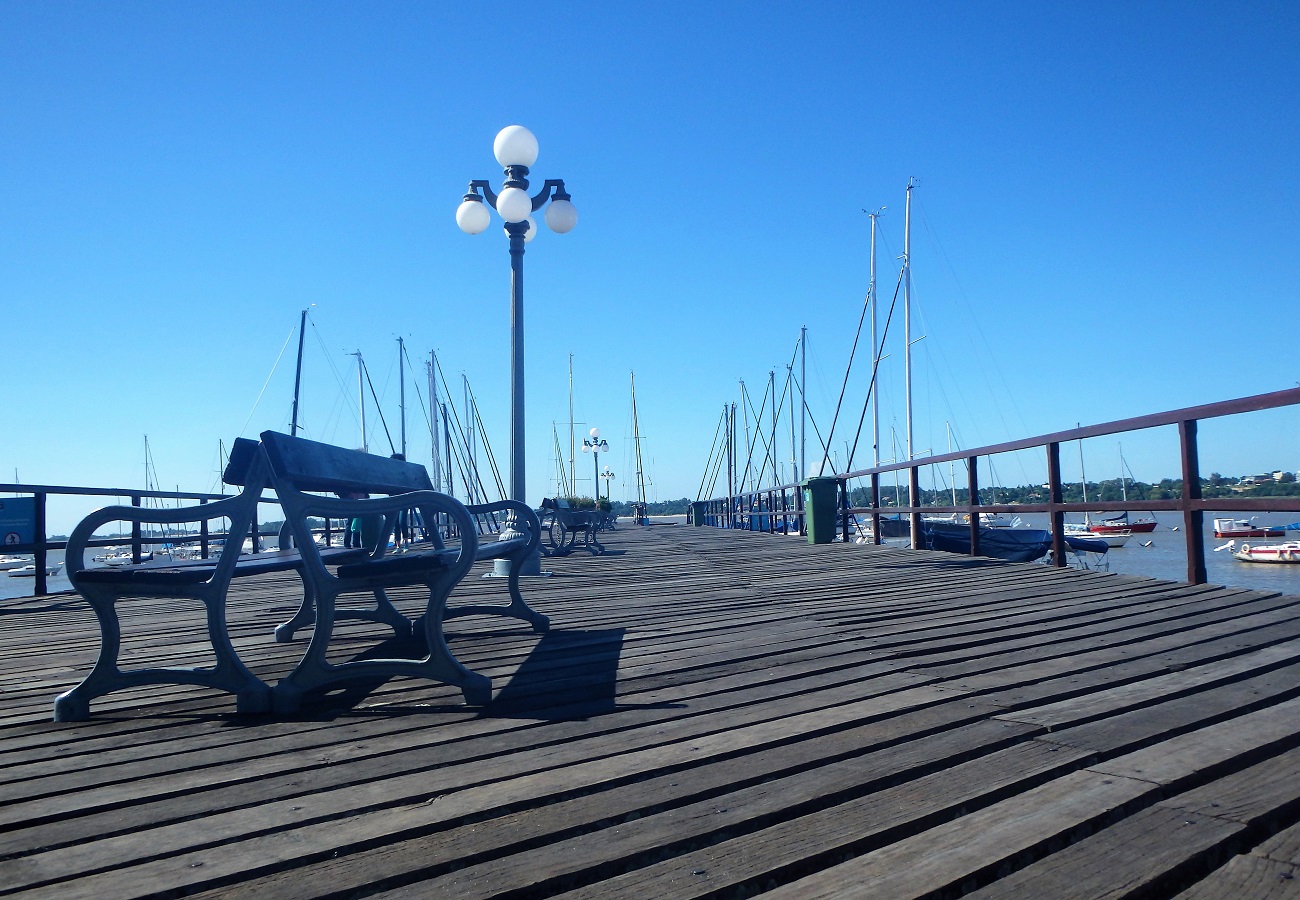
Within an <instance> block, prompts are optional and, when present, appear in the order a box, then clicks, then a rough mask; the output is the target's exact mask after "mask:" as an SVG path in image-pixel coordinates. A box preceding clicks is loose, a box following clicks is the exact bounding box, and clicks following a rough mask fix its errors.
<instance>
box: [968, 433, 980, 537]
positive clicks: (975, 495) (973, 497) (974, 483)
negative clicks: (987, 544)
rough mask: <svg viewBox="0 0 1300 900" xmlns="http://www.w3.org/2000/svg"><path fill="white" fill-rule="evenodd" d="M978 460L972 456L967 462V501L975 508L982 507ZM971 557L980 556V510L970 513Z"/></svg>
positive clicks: (973, 510)
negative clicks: (968, 474)
mask: <svg viewBox="0 0 1300 900" xmlns="http://www.w3.org/2000/svg"><path fill="white" fill-rule="evenodd" d="M978 459H979V457H977V456H971V457H968V458H967V460H966V467H967V469H969V471H970V478H969V481H968V484H967V490H968V491H969V494H968V495H967V499H968V500H969V501H970V505H971V506H975V507H978V506H979V505H980V479H979V469H978V468H977V467H976V461H977V460H978ZM970 555H971V556H979V555H980V514H979V510H978V509H972V510H971V511H970Z"/></svg>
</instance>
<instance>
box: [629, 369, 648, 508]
mask: <svg viewBox="0 0 1300 900" xmlns="http://www.w3.org/2000/svg"><path fill="white" fill-rule="evenodd" d="M632 446H633V447H634V448H635V450H636V493H637V500H638V501H639V502H640V504H641V508H642V509H643V510H644V509H645V504H646V499H645V469H644V467H643V466H642V465H641V420H640V419H638V418H637V414H636V373H635V372H633V373H632Z"/></svg>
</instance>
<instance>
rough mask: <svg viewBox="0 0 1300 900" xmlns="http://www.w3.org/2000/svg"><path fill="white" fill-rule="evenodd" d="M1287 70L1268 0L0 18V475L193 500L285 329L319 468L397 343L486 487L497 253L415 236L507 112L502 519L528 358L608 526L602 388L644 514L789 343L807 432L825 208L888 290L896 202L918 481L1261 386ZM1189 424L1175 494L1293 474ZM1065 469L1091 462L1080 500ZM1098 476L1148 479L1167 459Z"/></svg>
mask: <svg viewBox="0 0 1300 900" xmlns="http://www.w3.org/2000/svg"><path fill="white" fill-rule="evenodd" d="M516 16H517V20H515V21H512V17H516ZM1298 45H1300V6H1298V5H1297V4H1295V3H1292V2H1278V3H1264V2H1253V3H1252V2H1248V3H1191V4H1189V3H1139V4H1134V3H1091V4H1070V5H1057V4H1042V3H1001V4H968V3H956V2H954V3H929V2H922V3H908V4H888V5H886V4H878V3H817V2H814V3H800V4H793V3H781V4H778V3H716V4H707V3H706V4H700V3H657V4H608V3H589V2H577V3H565V4H558V3H557V4H532V5H513V6H510V5H508V6H500V5H496V6H491V5H484V4H481V3H451V2H448V3H375V4H345V3H294V2H284V3H274V4H259V3H228V2H211V3H202V4H199V3H161V2H159V3H133V2H115V3H69V2H50V3H16V2H10V3H5V4H3V5H0V83H3V85H4V90H3V92H0V123H2V124H0V134H2V135H3V137H2V138H0V210H3V212H2V213H0V300H2V302H3V306H4V310H5V314H4V321H5V329H4V345H5V351H4V354H3V361H4V363H3V365H4V379H5V382H6V384H7V385H8V389H7V390H6V391H5V397H6V404H5V415H4V422H3V425H2V426H0V429H2V431H0V434H3V438H0V467H2V468H0V481H8V480H9V479H10V478H12V477H13V476H14V474H15V472H16V473H17V475H18V477H19V478H20V479H21V480H22V481H24V482H29V483H56V484H87V485H113V486H119V485H120V486H123V487H141V486H143V483H144V463H143V459H144V450H143V443H144V436H145V435H148V436H149V442H150V446H151V449H152V452H153V457H154V462H155V466H156V470H157V474H158V477H159V480H160V482H161V483H162V484H164V485H166V486H180V487H181V488H183V489H191V490H208V489H211V488H213V487H214V486H215V481H216V476H215V473H216V470H217V448H218V441H224V442H225V443H226V444H227V446H228V445H229V443H230V441H231V440H232V439H233V438H234V437H235V436H237V435H240V434H243V435H249V436H253V435H256V434H257V433H258V432H259V431H261V430H263V429H267V428H278V429H282V430H287V427H288V422H289V413H290V397H291V393H292V376H293V355H294V350H295V349H296V348H295V345H294V343H293V342H292V341H290V342H289V344H288V346H287V347H286V341H287V340H288V339H289V338H290V336H291V334H292V333H293V331H294V329H295V327H296V325H297V322H298V314H299V311H300V310H302V309H303V308H304V307H306V306H308V305H310V304H315V309H314V310H313V312H312V322H313V323H314V325H313V328H312V331H311V334H309V337H308V342H307V348H306V380H307V384H306V387H305V391H304V397H303V409H302V413H301V421H302V423H303V424H304V426H305V428H306V433H307V434H308V436H311V437H314V438H317V439H320V440H326V441H330V442H334V443H339V444H344V445H349V446H355V445H357V444H359V443H360V435H359V432H358V422H357V412H356V399H355V388H354V384H355V375H354V374H353V369H352V366H353V365H354V360H353V359H352V358H351V357H349V356H348V355H347V354H349V353H352V352H353V351H356V350H360V351H361V352H362V354H364V356H365V358H366V360H367V364H368V366H369V367H370V371H371V374H372V377H373V379H374V381H375V386H376V389H377V390H378V391H380V392H381V395H382V403H383V408H384V410H385V416H386V417H387V418H388V421H389V424H390V427H392V428H393V429H394V431H395V430H396V427H397V426H396V419H397V406H398V390H397V375H396V364H397V344H396V338H397V337H398V336H399V335H400V336H402V337H404V338H405V339H406V341H407V346H408V350H409V352H410V354H411V357H412V359H414V360H415V361H416V364H417V366H420V372H421V376H422V372H423V362H422V360H423V359H424V358H426V357H427V354H428V352H429V351H430V350H431V349H436V350H437V351H438V352H439V355H440V359H441V362H442V365H443V367H444V371H445V372H446V374H447V376H448V378H449V379H452V380H453V381H456V380H458V379H459V376H460V373H462V372H463V373H465V374H466V375H467V377H468V378H469V381H470V383H471V385H472V387H473V389H474V391H475V393H476V395H477V397H478V401H479V405H480V408H481V411H482V414H483V417H484V419H485V420H486V422H487V423H488V427H489V432H488V438H489V440H490V442H491V445H492V448H493V450H494V451H495V453H496V455H497V457H498V460H500V461H501V462H502V463H503V464H504V462H505V458H506V456H507V454H508V440H507V411H508V404H509V394H508V391H509V383H508V376H507V372H508V338H509V331H508V329H509V321H508V285H509V278H508V276H509V260H508V254H507V252H506V238H505V235H504V234H503V233H502V231H501V228H500V227H499V222H498V221H496V220H495V219H494V224H493V226H492V227H491V228H489V230H488V232H487V233H485V234H482V235H478V236H474V237H471V236H468V235H465V234H463V233H461V232H460V231H459V230H458V229H457V228H456V226H455V223H454V219H453V216H454V212H455V209H456V206H457V204H458V203H459V201H460V196H461V194H462V193H463V192H464V190H465V186H466V184H467V182H468V181H469V180H470V179H472V178H488V179H491V180H492V182H493V184H494V185H499V184H500V180H501V172H500V169H499V167H498V166H497V164H496V163H495V161H494V160H493V157H492V148H491V145H492V139H493V137H494V135H495V134H496V132H497V131H498V130H499V129H500V128H501V127H503V126H505V125H507V124H512V123H518V124H523V125H526V126H528V127H529V128H531V129H532V130H533V132H534V133H535V134H536V135H537V137H538V140H539V142H540V146H541V155H540V157H539V159H538V161H537V164H536V166H535V167H534V169H533V177H534V178H535V179H537V181H536V182H535V183H536V184H540V180H541V179H544V178H554V177H559V178H563V179H565V180H566V182H567V184H568V186H569V190H570V191H571V193H572V195H573V201H574V203H575V205H576V206H577V208H578V212H579V222H578V226H577V228H576V229H575V230H574V231H572V232H571V233H569V234H567V235H556V234H552V233H550V232H548V231H546V230H545V229H543V231H542V233H541V234H540V235H539V237H538V238H537V240H535V241H534V242H532V243H531V244H529V245H528V253H527V257H526V263H525V269H526V284H527V292H526V303H525V308H526V326H527V338H526V346H527V378H528V400H527V422H528V442H527V452H528V457H529V465H528V488H529V494H530V499H533V500H534V501H537V500H540V498H541V497H542V496H543V495H544V494H546V493H549V492H551V491H552V490H553V486H554V485H553V482H554V464H553V462H552V457H553V453H552V446H553V442H552V432H551V427H552V422H556V423H560V426H559V427H560V431H561V434H562V442H563V444H564V445H565V448H564V450H565V453H566V454H567V419H568V375H567V366H568V359H569V354H573V359H574V379H575V385H574V405H575V413H576V415H575V418H576V419H578V420H579V422H580V423H581V424H580V426H579V428H580V433H581V431H582V430H585V429H586V428H589V427H591V426H592V425H597V426H599V427H601V429H602V431H603V432H604V435H605V436H606V437H608V438H609V440H610V443H611V451H610V453H609V454H608V456H607V457H602V462H609V463H610V465H611V466H612V467H613V468H614V469H615V471H616V472H617V473H618V475H619V479H618V481H616V482H615V484H614V488H613V496H614V497H615V498H622V497H625V496H629V494H630V487H631V480H630V478H629V477H628V476H630V475H631V473H632V462H631V457H630V452H629V451H630V447H631V444H630V437H631V419H630V412H629V390H628V380H629V372H635V373H636V382H637V399H638V405H639V411H640V421H641V430H642V432H643V434H644V435H645V436H646V440H645V444H644V445H643V453H644V456H645V460H646V466H647V470H648V474H649V476H650V478H651V480H652V486H651V496H652V499H654V498H656V497H657V498H659V499H669V498H673V497H681V496H683V495H687V496H691V497H694V496H695V494H696V491H697V489H698V487H699V484H700V480H701V477H702V476H703V471H704V465H705V460H706V458H707V456H708V453H709V449H710V444H711V441H712V438H713V434H714V430H715V427H716V425H717V423H718V419H719V416H720V414H721V410H722V407H723V404H724V403H727V402H729V401H733V400H736V399H737V396H738V391H739V388H738V383H739V381H740V379H744V380H745V381H746V383H747V385H748V386H749V389H750V391H751V392H752V393H753V395H754V402H755V404H756V405H757V403H758V402H759V400H760V398H761V396H762V393H763V390H764V388H765V385H766V380H767V373H768V371H769V370H771V369H773V368H776V369H777V370H778V374H779V376H782V377H781V378H779V379H778V380H779V381H783V376H784V367H785V364H786V363H787V362H788V361H789V360H790V358H791V355H792V353H793V350H794V345H795V341H796V339H797V337H798V333H799V328H800V326H801V325H807V326H808V328H809V402H810V405H811V406H812V408H813V410H814V415H815V417H816V418H817V420H818V424H819V425H820V426H821V427H822V429H823V431H824V430H825V429H826V427H827V426H828V425H829V422H830V418H831V415H832V411H833V407H834V402H835V397H836V394H837V393H838V390H839V384H840V379H841V378H842V376H843V372H844V367H845V364H846V362H847V360H848V354H849V347H850V343H851V341H852V337H853V329H854V327H855V326H856V323H857V319H858V315H859V311H860V309H861V307H862V299H863V295H864V293H865V291H866V288H867V257H868V253H867V250H868V235H869V229H868V225H869V223H868V218H867V216H866V215H864V213H863V210H864V209H874V208H878V207H881V206H887V207H888V209H887V210H886V212H885V213H884V216H883V218H882V219H881V227H882V238H881V240H882V243H881V249H880V255H879V260H880V261H879V267H880V283H881V294H882V299H883V300H884V301H885V302H886V303H887V302H888V299H889V296H890V295H891V294H892V287H893V282H894V279H895V277H896V273H897V261H896V257H897V256H898V255H899V253H900V252H901V248H902V231H903V199H904V188H905V186H906V184H907V181H908V179H909V178H910V177H915V178H916V179H917V180H918V184H919V186H918V188H917V191H916V194H915V203H914V227H913V274H914V281H915V288H916V289H915V304H916V305H915V308H914V315H915V326H914V336H917V337H919V336H921V335H924V339H923V340H921V341H920V343H918V344H917V345H916V346H915V363H914V366H915V379H916V391H915V409H916V413H915V415H916V435H917V437H916V443H917V449H918V451H920V450H926V449H934V450H936V451H939V450H943V449H945V448H946V446H947V440H948V438H947V428H948V426H949V425H950V426H951V428H952V430H953V433H954V440H955V442H956V443H957V445H959V446H962V447H972V446H977V445H980V444H988V443H995V442H999V441H1003V440H1008V439H1011V438H1015V437H1022V436H1026V435H1031V434H1038V433H1044V432H1049V431H1055V430H1058V429H1062V428H1068V427H1071V426H1073V425H1074V424H1075V423H1076V422H1082V423H1084V424H1089V423H1095V422H1102V421H1108V420H1112V419H1119V418H1124V417H1128V416H1133V415H1139V414H1143V413H1148V412H1156V411H1160V410H1165V409H1173V408H1178V407H1182V406H1189V405H1194V404H1199V403H1206V402H1211V401H1214V400H1224V399H1230V398H1235V397H1241V396H1246V395H1250V394H1255V393H1263V392H1266V391H1271V390H1277V389H1281V388H1287V387H1294V386H1295V385H1296V384H1297V383H1300V360H1298V359H1297V355H1296V349H1295V348H1296V343H1297V341H1296V334H1297V332H1296V326H1297V317H1296V310H1297V303H1296V295H1297V285H1298V284H1300V264H1298V263H1297V260H1298V259H1300V255H1298V254H1297V247H1298V246H1300V227H1298V226H1300V222H1298V219H1300V190H1298V188H1300V167H1298V166H1297V165H1296V160H1297V159H1300V146H1298V144H1300V141H1298V140H1297V138H1298V137H1300V116H1298V115H1297V101H1296V98H1297V97H1298V96H1300V77H1298V75H1300V55H1297V53H1296V47H1297V46H1298ZM898 316H901V312H900V313H898V314H896V319H895V327H894V329H893V330H892V331H891V333H890V336H889V340H888V342H887V346H886V352H887V353H888V354H889V358H888V359H887V360H886V361H885V362H884V363H883V364H882V375H881V378H882V383H881V388H882V393H881V397H882V402H884V403H886V404H887V406H886V409H885V410H883V411H882V419H883V421H884V426H885V428H886V435H887V436H886V438H885V444H886V449H888V444H889V438H888V434H889V429H890V428H891V427H892V428H893V429H894V430H895V432H896V433H897V434H898V435H899V440H900V441H901V439H902V437H901V435H902V432H903V409H902V370H901V361H902V345H901V321H900V320H899V318H898ZM282 351H283V356H282V357H281V356H280V355H281V353H282ZM278 357H279V358H280V361H279V365H278V367H277V366H276V360H277V358H278ZM865 360H866V354H865V353H864V354H863V355H862V356H861V357H860V358H859V362H858V364H857V365H858V368H857V370H856V372H855V375H854V377H853V385H852V386H851V390H850V397H851V399H850V402H849V403H848V404H847V406H846V411H845V412H844V413H842V416H843V417H846V418H847V419H848V420H849V421H850V423H851V424H852V425H854V426H855V425H856V420H857V416H858V414H859V413H860V410H861V398H862V388H863V386H864V385H865V379H864V376H863V375H862V374H861V373H862V372H864V370H865ZM273 369H274V374H273V375H272V371H273ZM268 378H269V381H268ZM422 390H423V388H422ZM259 398H260V400H259ZM457 399H458V400H459V396H457ZM408 401H409V404H410V407H411V412H410V418H409V420H408V434H409V435H410V444H411V455H412V456H413V457H415V458H425V457H426V455H427V452H428V449H427V448H428V439H427V437H426V438H423V440H421V438H420V437H419V436H418V435H419V432H420V430H421V429H422V428H424V427H425V426H424V418H423V413H422V412H420V411H419V407H418V403H417V401H416V400H415V398H414V396H413V393H412V390H410V389H408ZM369 424H370V425H371V426H372V431H371V436H370V439H369V442H370V444H371V445H372V447H377V448H379V449H382V450H384V451H385V452H386V450H387V442H386V440H385V439H384V437H383V434H382V430H381V429H379V428H378V421H377V417H376V416H375V414H374V411H373V409H372V410H371V411H370V413H369ZM782 428H783V429H784V428H785V425H784V423H783V424H782ZM1204 433H1205V436H1206V445H1205V447H1204V448H1203V451H1202V467H1203V469H1204V470H1205V471H1206V472H1209V471H1211V470H1215V471H1222V472H1224V473H1225V474H1245V473H1247V472H1253V471H1257V470H1267V469H1273V468H1284V469H1287V470H1292V471H1294V470H1295V469H1297V468H1300V447H1297V441H1296V435H1297V433H1300V421H1298V417H1297V415H1296V414H1294V413H1291V414H1288V415H1279V416H1266V417H1259V418H1257V419H1254V420H1243V421H1241V422H1239V423H1235V424H1234V425H1232V426H1231V427H1227V426H1224V427H1222V428H1220V427H1217V426H1213V427H1212V426H1209V425H1207V426H1205V428H1204ZM846 436H848V437H851V431H850V432H849V433H847V434H846V431H845V426H844V425H841V426H840V427H839V428H838V429H837V436H836V440H835V443H836V444H837V445H839V446H838V448H837V454H838V456H839V458H840V459H842V457H843V448H842V441H843V439H844V438H845V437H846ZM1127 440H1128V439H1126V441H1127ZM787 442H788V439H787ZM1096 444H1097V446H1096V447H1095V449H1094V448H1091V447H1090V448H1089V450H1088V453H1089V465H1088V475H1089V476H1090V477H1092V478H1094V479H1096V478H1103V477H1114V476H1115V475H1116V474H1117V472H1116V471H1114V470H1116V469H1118V459H1117V455H1116V450H1117V448H1116V447H1115V446H1114V442H1112V441H1101V440H1099V441H1097V442H1096ZM782 453H783V456H784V457H786V458H788V457H789V455H790V454H789V448H788V446H787V447H785V448H784V449H783V451H782ZM812 454H813V451H812V450H810V455H812ZM869 454H870V451H869V448H868V449H865V450H864V449H862V448H860V449H859V455H858V457H857V459H856V460H855V465H859V466H860V465H863V464H865V463H867V462H869ZM1124 454H1125V456H1126V458H1127V461H1128V464H1129V466H1130V467H1131V468H1132V470H1133V472H1134V474H1136V475H1137V477H1139V478H1143V479H1153V478H1158V477H1161V476H1164V475H1176V474H1177V465H1178V464H1177V453H1176V448H1175V446H1174V444H1173V442H1172V439H1171V438H1170V437H1169V436H1168V435H1165V436H1163V437H1160V436H1157V437H1153V438H1151V439H1148V440H1143V439H1139V438H1133V439H1132V441H1131V442H1126V443H1125V446H1124ZM886 455H890V454H889V453H888V452H887V453H886ZM1094 460H1095V461H1094ZM1068 465H1069V464H1067V471H1066V475H1067V477H1070V476H1071V475H1072V474H1073V473H1072V472H1071V471H1070V469H1069V467H1068ZM578 466H579V476H580V477H585V478H586V479H587V480H586V482H585V483H584V482H581V481H580V482H579V485H578V487H579V490H580V491H581V492H583V493H590V492H591V475H590V474H589V473H590V471H591V459H590V458H589V457H582V456H579V459H578ZM584 466H585V468H584ZM1037 469H1038V470H1041V466H1037ZM959 477H960V476H959ZM1040 477H1041V471H1036V470H1035V464H1029V465H1014V466H1013V465H1011V464H1010V463H1007V464H1005V465H1004V467H1003V469H1002V470H999V471H997V472H996V478H997V480H1000V481H1002V482H1004V483H1008V484H1020V483H1024V482H1026V481H1030V480H1036V479H1038V478H1040ZM985 480H986V481H987V480H988V479H987V476H986V477H985ZM77 514H79V513H74V511H73V510H71V509H65V508H64V507H61V506H60V507H57V508H56V509H55V510H54V511H52V516H51V527H52V529H53V530H62V529H65V528H67V527H70V525H71V524H72V523H73V522H75V519H76V517H77Z"/></svg>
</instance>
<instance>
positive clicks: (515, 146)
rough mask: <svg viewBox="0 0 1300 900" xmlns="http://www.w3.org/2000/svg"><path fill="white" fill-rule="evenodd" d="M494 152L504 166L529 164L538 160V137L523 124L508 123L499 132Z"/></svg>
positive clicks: (494, 142)
mask: <svg viewBox="0 0 1300 900" xmlns="http://www.w3.org/2000/svg"><path fill="white" fill-rule="evenodd" d="M492 153H493V154H494V155H495V156H496V158H497V162H499V163H501V165H503V166H529V167H531V166H532V164H533V163H535V162H537V138H535V137H533V133H532V132H531V131H529V130H528V129H527V128H525V127H524V126H522V125H507V126H506V127H505V128H502V129H501V130H500V131H499V132H497V137H496V140H494V141H493V142H492Z"/></svg>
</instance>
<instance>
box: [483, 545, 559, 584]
mask: <svg viewBox="0 0 1300 900" xmlns="http://www.w3.org/2000/svg"><path fill="white" fill-rule="evenodd" d="M552 574H553V573H552V572H550V571H546V572H543V571H542V554H540V553H537V552H536V551H534V552H533V555H532V556H530V557H528V558H527V559H525V560H524V564H523V566H522V567H521V568H520V569H519V575H520V576H521V577H522V576H524V575H534V576H539V577H550V576H551V575H552ZM483 577H484V578H509V577H510V560H508V559H494V560H492V571H491V572H487V573H485V574H484V575H483Z"/></svg>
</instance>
